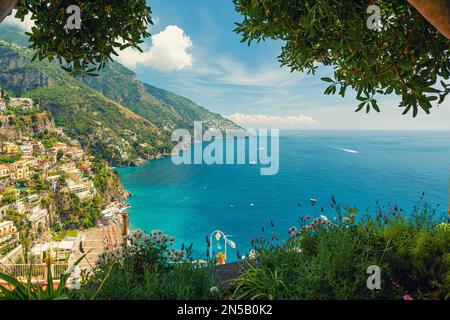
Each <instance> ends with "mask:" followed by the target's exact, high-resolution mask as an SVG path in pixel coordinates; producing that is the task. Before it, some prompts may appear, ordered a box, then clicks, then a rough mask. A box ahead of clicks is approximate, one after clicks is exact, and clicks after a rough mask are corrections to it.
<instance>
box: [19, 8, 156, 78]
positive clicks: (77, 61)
mask: <svg viewBox="0 0 450 320" xmlns="http://www.w3.org/2000/svg"><path fill="white" fill-rule="evenodd" d="M74 5H75V6H78V7H79V9H80V13H81V24H80V28H79V29H71V28H68V27H67V24H68V21H69V20H70V18H71V12H70V11H69V12H68V10H67V9H68V8H69V7H71V6H72V7H73V6H74ZM16 9H17V12H16V17H17V18H20V19H22V21H23V20H24V18H25V16H26V15H28V14H31V20H32V21H33V22H34V25H35V26H34V27H33V28H32V29H31V31H30V32H27V35H28V36H29V37H30V39H29V40H30V48H32V49H34V51H35V55H34V59H36V58H37V59H39V60H44V59H48V60H50V61H52V60H54V59H57V60H59V62H60V64H61V65H62V67H63V68H64V69H65V70H67V71H69V72H70V73H71V74H72V75H74V76H78V75H81V76H84V75H95V71H96V70H100V69H101V68H103V67H104V66H105V64H106V63H107V62H108V61H111V60H112V55H117V51H118V50H123V49H125V48H128V47H132V48H136V49H138V50H140V51H141V49H140V48H139V44H140V43H142V42H143V40H142V39H143V38H145V37H148V36H150V33H149V31H148V25H149V24H152V20H151V8H150V7H148V6H147V4H146V1H145V0H58V1H55V0H20V1H19V4H18V6H17V7H16Z"/></svg>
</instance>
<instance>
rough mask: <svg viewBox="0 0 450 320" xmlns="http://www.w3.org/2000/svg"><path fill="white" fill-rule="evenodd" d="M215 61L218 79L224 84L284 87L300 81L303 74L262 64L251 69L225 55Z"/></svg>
mask: <svg viewBox="0 0 450 320" xmlns="http://www.w3.org/2000/svg"><path fill="white" fill-rule="evenodd" d="M215 63H216V64H217V66H218V67H219V68H220V69H221V75H220V76H219V77H218V80H219V81H221V82H222V83H225V84H231V85H238V86H254V87H286V86H291V85H294V84H296V83H298V81H300V80H301V79H302V78H303V76H302V75H300V74H292V73H291V72H290V71H289V69H288V68H280V67H279V66H278V65H277V66H275V67H272V66H267V65H264V66H263V67H262V69H259V70H252V69H249V68H248V67H246V66H245V65H244V64H241V63H238V62H236V61H233V60H231V59H229V58H227V57H220V58H218V59H216V61H215Z"/></svg>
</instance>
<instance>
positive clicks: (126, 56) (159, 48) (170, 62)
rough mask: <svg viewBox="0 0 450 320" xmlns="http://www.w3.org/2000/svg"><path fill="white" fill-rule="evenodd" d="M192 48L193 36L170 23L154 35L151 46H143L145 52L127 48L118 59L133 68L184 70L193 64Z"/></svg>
mask: <svg viewBox="0 0 450 320" xmlns="http://www.w3.org/2000/svg"><path fill="white" fill-rule="evenodd" d="M191 48H192V41H191V38H190V37H189V36H187V35H186V34H185V32H184V31H183V29H181V28H179V27H177V26H174V25H170V26H168V27H166V28H165V29H164V30H163V31H161V32H159V33H157V34H155V35H154V36H153V37H152V45H151V46H142V48H141V49H142V50H143V51H144V52H142V53H141V52H139V51H138V50H135V49H131V48H127V49H125V50H123V51H122V52H120V54H119V57H117V58H116V60H117V61H119V62H120V63H122V64H123V65H124V66H126V67H128V68H131V69H136V68H137V67H138V65H142V66H148V67H151V68H153V69H157V70H161V71H175V70H182V69H185V68H187V67H191V66H192V54H191V53H189V49H191Z"/></svg>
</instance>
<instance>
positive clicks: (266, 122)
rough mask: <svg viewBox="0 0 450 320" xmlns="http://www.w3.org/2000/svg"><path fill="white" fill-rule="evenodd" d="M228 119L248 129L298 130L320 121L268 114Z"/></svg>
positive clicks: (237, 115)
mask: <svg viewBox="0 0 450 320" xmlns="http://www.w3.org/2000/svg"><path fill="white" fill-rule="evenodd" d="M227 118H228V119H230V120H231V121H233V122H235V123H237V124H239V125H241V126H243V127H247V128H279V129H296V128H299V126H303V125H311V124H316V123H318V121H317V120H315V119H314V118H312V117H310V116H305V115H303V114H299V115H288V116H276V115H266V114H242V113H235V114H232V115H231V116H228V117H227Z"/></svg>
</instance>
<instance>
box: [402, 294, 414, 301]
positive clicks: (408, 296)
mask: <svg viewBox="0 0 450 320" xmlns="http://www.w3.org/2000/svg"><path fill="white" fill-rule="evenodd" d="M403 300H414V299H413V297H411V296H410V295H409V294H405V295H404V296H403Z"/></svg>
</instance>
